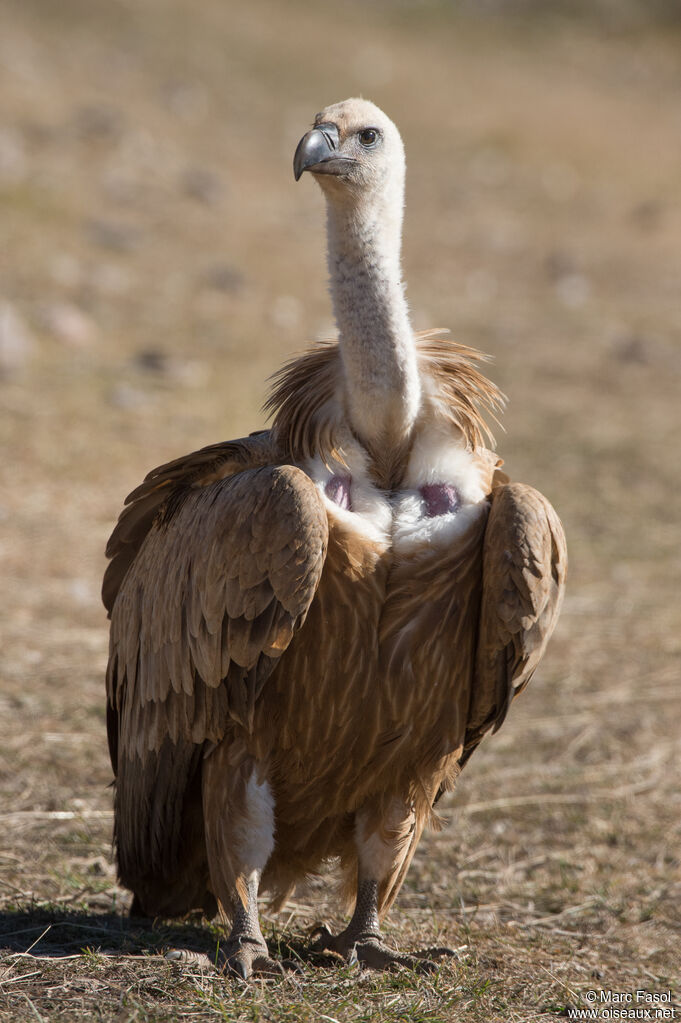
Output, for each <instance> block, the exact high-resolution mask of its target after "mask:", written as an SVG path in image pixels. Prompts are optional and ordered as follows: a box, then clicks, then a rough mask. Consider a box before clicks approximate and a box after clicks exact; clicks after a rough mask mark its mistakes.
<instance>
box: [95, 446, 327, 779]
mask: <svg viewBox="0 0 681 1023" xmlns="http://www.w3.org/2000/svg"><path fill="white" fill-rule="evenodd" d="M146 497H147V495H145V494H144V493H142V495H141V499H142V500H146ZM169 504H170V505H171V506H172V507H171V508H170V509H169V510H167V512H166V510H164V508H163V506H161V508H160V510H159V512H158V513H157V517H156V519H155V521H154V522H153V524H152V525H151V526H150V528H149V530H148V533H147V535H146V537H145V538H144V539H143V540H142V542H141V544H140V545H139V549H138V550H137V552H136V556H135V557H134V558H133V560H132V562H131V564H130V566H129V568H128V569H127V572H126V574H125V577H124V579H123V580H122V582H121V583H120V587H119V590H118V593H117V596H116V598H115V602H114V603H113V605H112V610H111V646H110V661H109V670H108V674H107V690H108V698H109V702H110V704H111V705H112V707H113V708H114V709H115V710H116V712H117V714H116V717H118V718H119V719H120V721H119V722H117V731H118V733H119V734H118V735H117V737H116V744H117V746H118V748H119V749H123V748H126V747H130V749H128V752H131V748H132V747H134V748H135V750H136V752H137V753H138V754H139V755H140V756H143V755H144V751H145V750H157V749H159V748H160V746H161V744H162V742H163V740H164V739H165V738H166V737H170V738H171V739H172V740H173V741H177V740H178V739H187V740H191V741H192V742H195V743H196V742H202V741H204V740H205V739H209V740H211V741H217V740H218V739H219V738H221V736H222V734H223V733H224V729H225V727H226V724H227V722H228V720H229V718H230V717H231V718H233V719H236V720H237V721H239V722H240V723H241V724H243V725H245V726H246V727H249V725H250V723H251V721H252V715H253V708H254V705H255V701H256V699H257V697H258V695H259V693H260V691H261V689H262V686H263V685H264V682H265V681H266V679H267V677H268V676H269V674H270V673H271V671H272V668H273V666H274V664H275V663H276V659H277V658H278V657H279V656H280V655H281V653H282V652H283V651H284V650H285V649H286V647H287V646H288V644H289V643H290V641H291V638H292V636H293V634H294V632H295V630H296V629H297V628H298V627H299V626H300V625H301V624H302V622H303V621H304V619H305V616H306V614H307V611H308V608H309V606H310V604H311V602H312V599H313V597H314V594H315V592H316V589H317V585H318V583H319V579H320V576H321V571H322V567H323V563H324V558H325V554H326V547H327V541H328V522H327V517H326V512H325V510H324V505H323V502H322V499H321V497H320V495H319V492H318V490H317V488H316V487H315V485H314V484H313V483H312V481H311V480H310V479H309V478H308V477H307V476H306V475H305V473H303V472H302V470H300V469H297V468H295V467H293V466H289V465H280V466H271V465H270V466H263V467H258V468H252V469H247V470H244V471H241V472H238V473H236V474H235V475H232V476H229V477H227V478H223V479H217V480H215V481H214V482H211V483H209V484H208V485H207V486H198V487H197V486H193V487H187V488H185V490H184V492H183V493H182V495H181V499H178V500H175V501H174V503H173V492H172V491H171V494H170V500H169ZM124 514H125V513H124ZM123 542H125V541H123ZM254 546H255V547H256V549H257V556H256V555H255V554H254V553H253V547H254ZM114 557H115V551H114ZM116 744H112V751H113V745H116ZM115 766H116V765H115V764H114V767H115Z"/></svg>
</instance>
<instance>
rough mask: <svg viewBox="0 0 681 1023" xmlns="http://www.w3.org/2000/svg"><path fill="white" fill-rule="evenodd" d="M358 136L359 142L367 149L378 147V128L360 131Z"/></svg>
mask: <svg viewBox="0 0 681 1023" xmlns="http://www.w3.org/2000/svg"><path fill="white" fill-rule="evenodd" d="M358 134H359V141H360V142H361V143H362V145H363V146H366V148H367V149H370V148H371V146H375V145H376V141H377V139H378V131H377V130H376V128H364V129H363V131H360V132H359V133H358Z"/></svg>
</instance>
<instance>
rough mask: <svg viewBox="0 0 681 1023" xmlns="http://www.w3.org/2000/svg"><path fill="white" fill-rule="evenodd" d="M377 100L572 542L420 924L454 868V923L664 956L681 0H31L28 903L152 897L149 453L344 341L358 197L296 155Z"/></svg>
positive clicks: (13, 54)
mask: <svg viewBox="0 0 681 1023" xmlns="http://www.w3.org/2000/svg"><path fill="white" fill-rule="evenodd" d="M358 94H361V95H364V96H365V97H366V98H369V99H372V100H373V101H374V102H376V103H377V104H378V105H379V106H381V107H382V108H383V109H385V110H386V112H387V113H388V114H389V115H390V116H391V117H392V118H393V119H394V120H395V121H396V123H397V124H398V126H399V128H400V130H401V132H402V135H403V138H404V141H405V146H406V151H407V163H408V176H407V205H406V220H405V240H404V267H405V277H406V281H407V294H408V298H409V300H410V304H411V308H412V312H413V320H414V325H415V326H416V327H417V328H426V327H448V328H449V329H450V330H451V332H452V335H453V337H454V338H455V339H457V340H460V341H462V342H464V343H467V344H471V345H473V346H476V347H479V348H481V349H483V350H484V351H486V352H488V353H489V354H490V355H491V356H493V359H494V362H493V364H492V366H491V368H490V376H491V377H492V378H493V379H494V380H495V381H496V382H497V383H498V384H499V385H500V386H501V387H502V389H503V390H504V391H505V392H506V393H507V394H508V396H509V401H510V403H509V407H508V410H507V412H506V414H505V416H504V419H503V421H504V426H505V428H506V431H507V433H506V434H502V433H498V437H497V439H498V442H499V443H498V446H499V450H500V453H501V454H502V455H503V457H504V458H505V460H506V468H507V469H508V471H509V473H510V474H511V476H512V477H514V478H515V479H521V480H523V481H525V482H528V483H531V484H533V485H534V486H536V487H538V488H539V489H541V490H542V491H543V492H544V493H546V494H547V496H548V497H549V498H550V500H551V501H552V502H553V503H554V505H555V507H556V508H557V510H558V512H559V514H560V515H561V517H562V518H563V520H564V523H565V527H566V532H567V535H568V542H569V548H570V555H571V576H570V582H569V594H568V598H567V600H566V605H565V611H564V614H563V618H562V621H561V624H560V626H559V630H558V633H557V635H556V637H555V639H554V641H553V644H552V646H551V648H550V651H549V654H548V656H547V658H546V661H545V664H544V665H543V666H542V669H541V671H540V673H538V675H537V677H536V678H535V680H534V682H533V684H532V686H531V687H530V689H529V690H528V692H527V694H526V695H525V696H523V698H522V702H521V703H519V704H517V705H516V706H514V708H513V712H512V714H511V717H510V720H509V722H508V723H507V724H506V725H505V727H504V729H503V731H502V732H501V733H500V735H499V736H497V737H496V739H495V740H494V741H493V742H491V743H490V744H489V745H487V746H486V748H485V750H484V751H481V752H480V753H479V754H477V755H476V757H477V762H476V759H475V758H474V760H473V763H472V767H471V769H470V771H469V772H466V774H469V777H466V776H465V775H464V778H463V779H462V784H461V789H460V791H459V793H458V794H457V796H456V797H455V799H454V801H453V803H452V807H451V809H450V813H451V814H452V815H453V817H454V821H455V826H454V827H453V828H450V829H449V830H448V831H445V832H444V833H443V834H442V835H438V836H432V837H431V838H429V839H428V840H427V842H426V843H425V845H424V847H423V848H424V852H423V854H422V856H421V859H420V860H419V861H417V863H416V864H415V868H414V869H413V871H412V874H411V875H410V881H409V883H408V885H407V888H406V889H405V894H404V895H403V896H402V897H401V902H400V905H401V906H402V910H403V912H404V913H405V914H409V913H410V912H412V917H410V919H415V917H414V916H413V914H417V913H418V911H419V906H421V907H422V906H423V905H424V904H423V901H421V902H419V899H420V898H421V896H420V895H419V892H421V891H423V892H428V893H429V894H428V900H429V902H432V900H433V899H435V903H436V905H437V906H440V908H443V907H444V909H443V912H445V917H444V920H445V923H444V925H443V926H449V925H450V923H451V926H453V927H454V928H456V927H458V926H460V923H461V918H460V916H457V915H456V914H457V913H459V909H457V908H456V907H458V906H459V904H460V905H461V906H463V905H464V904H465V905H468V906H470V905H475V906H478V907H480V906H483V907H487V908H486V909H483V910H481V911H480V912H479V913H478V915H477V916H476V917H475V920H476V923H475V927H477V928H478V929H479V934H478V937H479V939H480V940H482V938H483V936H484V935H487V936H488V937H489V936H490V935H493V934H499V933H501V932H500V931H499V930H498V928H502V929H503V927H505V926H506V925H507V924H508V926H509V927H510V926H511V923H510V921H512V920H516V921H517V920H518V919H521V920H525V921H526V922H527V921H529V923H528V924H527V926H528V927H530V926H534V925H533V924H532V921H533V920H541V919H543V918H548V919H554V918H556V914H557V919H559V922H560V926H558V925H557V924H556V925H555V927H554V930H555V932H556V933H554V932H553V931H551V934H552V938H551V940H554V941H558V942H560V941H562V942H563V944H564V947H565V950H566V951H565V957H564V958H565V962H567V963H571V964H572V966H574V963H575V962H577V961H578V959H579V955H585V956H587V958H588V956H589V955H591V954H592V953H593V956H594V957H595V959H596V960H598V962H601V963H606V961H607V963H608V964H609V965H608V966H607V969H609V970H611V971H616V970H618V969H620V968H621V969H622V971H623V974H622V975H623V976H626V977H628V978H629V980H631V978H632V977H634V973H632V972H631V971H632V970H634V969H635V970H639V971H640V970H641V969H643V970H647V971H648V973H649V974H650V976H651V977H654V978H658V979H659V980H660V982H661V981H662V980H663V979H664V978H665V977H669V976H670V975H671V971H672V964H673V963H674V962H676V963H677V964H678V958H677V953H676V952H675V951H674V949H675V947H676V944H675V942H676V939H675V938H674V935H675V934H677V933H678V927H679V895H680V892H681V882H680V880H679V861H678V837H679V820H680V819H681V814H680V813H679V809H680V802H679V780H680V779H679V773H680V771H681V768H680V766H679V765H680V763H681V758H680V757H679V731H680V730H679V711H680V709H681V705H680V696H679V686H678V674H679V650H680V647H681V638H680V637H681V629H680V626H681V612H680V606H679V590H680V573H679V567H680V561H681V555H680V549H681V548H680V544H679V529H678V520H679V483H678V479H679V471H680V469H681V458H680V456H681V451H680V444H679V425H680V424H679V420H680V418H681V417H680V412H679V409H680V407H681V401H680V399H679V383H680V382H681V205H680V202H679V200H680V199H681V156H680V152H681V146H680V137H681V103H680V101H679V100H680V96H681V7H680V6H679V4H678V3H676V2H672V0H669V2H667V3H665V2H662V0H658V2H655V3H654V2H650V0H649V2H644V0H640V2H639V0H621V2H618V0H593V2H590V3H586V2H584V3H567V2H565V3H558V2H553V3H538V2H532V0H527V2H522V0H517V2H514V0H506V2H504V0H496V2H495V0H485V2H480V3H474V2H473V0H469V2H467V3H460V4H455V3H447V2H444V0H442V2H438V0H432V2H430V0H423V2H417V0H402V2H397V0H395V2H391V0H377V2H373V3H367V2H359V0H357V2H348V3H344V4H342V5H339V4H331V3H330V2H328V0H320V2H315V3H312V2H304V0H292V2H287V3H284V2H282V0H250V2H249V3H247V4H246V3H235V2H231V0H227V2H224V0H200V2H194V3H190V2H189V0H109V2H103V0H60V3H59V4H54V3H50V2H48V0H14V2H13V0H0V407H1V417H0V438H1V441H0V443H1V444H2V456H1V461H0V558H1V564H2V569H1V572H2V586H1V587H0V625H1V628H2V650H1V653H0V785H1V787H2V793H3V795H2V801H3V804H4V806H5V807H6V811H5V812H4V814H0V817H2V818H3V819H4V821H5V825H4V828H3V831H4V835H3V838H2V843H3V845H2V850H4V851H0V862H4V867H3V870H4V871H5V873H4V875H3V876H4V877H5V878H6V882H5V883H6V884H8V885H9V888H2V887H0V904H2V900H3V899H5V900H6V903H5V904H6V905H10V904H11V905H12V906H14V905H15V904H18V903H21V901H22V899H30V898H32V899H33V900H34V901H35V900H38V901H40V900H45V901H46V902H49V903H53V902H54V900H56V901H59V900H62V902H64V903H65V904H68V905H83V906H85V907H86V908H88V909H90V910H102V911H103V910H105V909H107V908H111V907H112V906H120V905H125V904H126V895H125V894H124V893H122V892H120V891H118V890H117V889H116V887H115V883H114V877H113V873H112V869H111V865H110V857H109V851H108V849H109V845H108V843H109V839H110V821H109V818H108V817H107V816H106V813H107V810H108V808H109V806H110V803H109V800H110V794H109V793H108V792H107V790H106V789H105V786H106V784H108V782H109V780H110V777H111V772H110V767H109V764H108V756H107V752H106V740H105V726H104V683H103V673H104V667H105V663H106V652H107V629H106V621H105V616H104V612H103V610H102V608H101V605H100V602H99V586H100V579H101V575H102V572H103V568H104V557H103V550H104V546H105V543H106V539H107V537H108V535H109V533H110V531H111V528H112V526H113V523H114V521H115V518H116V516H117V514H118V512H119V510H120V507H121V503H122V499H123V497H124V496H125V495H126V494H127V493H128V492H129V491H130V490H131V489H132V488H133V487H134V486H135V485H137V483H138V482H139V481H140V480H141V479H142V477H143V476H144V475H145V473H146V472H147V471H148V470H149V469H150V468H152V467H153V466H156V465H158V464H160V463H162V462H164V461H166V460H168V459H170V458H173V457H175V456H177V455H180V454H182V453H184V452H187V451H191V450H192V449H194V448H197V447H200V446H202V445H205V444H209V443H212V442H215V441H219V440H224V439H228V438H230V437H238V436H242V435H243V434H245V433H247V432H248V431H249V430H252V429H256V428H258V427H259V426H261V425H262V424H263V417H262V414H261V412H260V406H261V404H262V402H263V400H264V398H265V395H266V388H267V384H266V381H267V377H268V376H269V375H270V374H271V373H273V372H274V371H275V370H276V369H277V368H278V367H279V366H280V365H281V363H282V362H283V361H284V360H285V359H286V358H288V357H289V356H291V355H292V354H294V353H296V352H299V351H300V350H301V349H302V348H303V347H304V346H305V345H306V344H307V343H308V342H309V341H312V340H314V339H315V338H317V337H326V336H329V335H331V334H332V333H333V329H334V328H333V323H332V320H331V313H330V304H329V300H328V296H327V291H326V268H325V257H324V246H325V241H324V222H323V204H322V199H321V194H319V192H318V190H317V189H316V188H315V187H314V184H313V182H312V181H311V180H310V179H309V178H303V179H302V180H301V182H300V183H298V184H295V183H294V180H293V173H292V157H293V152H294V149H295V146H296V143H297V141H298V139H299V138H300V136H301V135H302V134H303V133H304V131H305V130H307V127H308V126H309V124H310V122H311V120H312V119H313V117H314V115H315V113H316V112H317V111H318V110H320V109H321V108H322V107H324V106H325V105H327V104H328V103H331V102H335V101H337V100H340V99H343V98H346V97H348V96H351V95H358ZM60 813H67V815H68V814H75V815H76V818H77V819H76V823H74V822H73V821H71V820H66V821H63V820H61V819H60V818H59V817H58V814H60ZM41 814H42V816H41ZM50 815H51V816H50ZM55 815H57V816H55ZM60 821H61V822H60ZM428 843H430V844H428ZM472 850H476V851H477V852H476V856H477V860H476V863H477V866H476V868H475V869H473V867H471V866H470V863H469V865H468V874H467V873H466V870H465V868H466V863H467V861H468V858H470V857H471V856H472V855H473V854H472ZM528 850H530V851H531V853H532V855H530V853H528ZM537 855H538V856H539V859H538V860H537V862H536V863H535V862H534V860H532V856H534V857H535V859H536V857H537ZM542 856H543V859H542ZM2 857H4V860H2ZM93 862H97V863H99V866H98V867H97V870H96V871H95V872H94V873H93V868H92V863H93ZM500 863H501V864H502V865H503V870H502V868H501V867H500ZM528 863H531V864H533V865H530V866H528V865H527V864H528ZM519 864H522V866H519ZM561 864H562V866H561ZM5 868H6V869H5ZM97 871H99V873H97ZM410 886H411V887H410ZM438 886H439V887H438ZM410 892H411V895H410ZM438 892H439V893H440V895H439V896H438V894H437V893H438ZM438 898H439V899H440V901H439V902H438V901H437V899H438ZM410 899H411V902H410ZM451 907H454V908H453V909H452V908H451ZM574 907H577V908H576V909H575V908H574ZM447 913H449V914H450V915H449V916H447ZM565 913H567V914H568V915H567V916H565V915H564V914H565ZM495 928H496V929H497V930H495ZM510 933H511V932H508V933H506V932H504V934H505V935H506V936H505V938H504V940H505V941H512V939H511V937H509V934H510ZM513 933H514V934H515V933H520V932H513ZM524 933H525V932H522V934H524ZM528 933H532V934H533V935H535V936H536V935H540V936H541V935H544V934H545V933H547V931H546V926H545V927H544V929H542V926H541V925H537V927H535V929H534V930H533V931H531V932H528ZM522 934H521V938H519V939H518V940H519V941H521V945H522V940H524V939H523V938H522ZM561 934H562V935H564V934H567V937H562V938H561V937H560V935H561ZM571 934H574V936H575V937H574V940H573V939H572V938H571V937H570V935H571ZM584 934H589V936H590V942H591V945H590V949H591V951H589V952H588V953H587V952H585V951H582V952H579V953H577V951H576V949H577V948H578V947H579V948H581V949H582V950H583V948H584V945H583V942H582V945H579V942H578V938H579V936H580V935H584ZM490 940H491V939H490ZM513 940H516V939H513ZM533 940H534V939H533ZM542 940H543V938H541V937H539V938H537V941H538V942H539V944H540V945H541V941H542ZM580 940H581V939H580ZM502 945H503V942H502ZM504 947H508V946H504ZM594 950H595V951H594ZM535 953H536V954H539V953H537V952H536V950H535ZM514 955H515V953H514ZM519 955H520V956H521V958H522V951H520V953H519ZM515 957H516V958H517V955H516V956H515ZM575 957H577V958H575ZM503 958H504V956H503V951H501V945H500V946H499V948H498V949H497V959H498V960H499V962H501V961H502V960H503ZM589 962H590V960H589ZM641 964H643V965H641ZM596 965H597V966H598V964H596ZM572 966H570V967H569V968H570V969H572ZM625 966H626V968H625ZM574 968H575V969H577V967H576V966H575V967H574ZM584 968H585V969H586V967H584ZM594 968H596V967H594ZM598 968H599V969H600V968H601V967H600V966H598ZM566 969H568V967H566ZM604 969H605V967H604ZM575 976H577V974H575ZM609 976H610V977H611V978H612V977H613V976H615V973H614V972H611V973H610V974H609ZM636 976H639V974H636ZM644 979H645V978H644ZM647 983H648V986H651V985H653V981H651V980H650V979H648V981H647ZM653 986H654V985H653ZM506 1018H511V1017H510V1016H507V1017H506ZM513 1018H515V1017H513Z"/></svg>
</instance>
